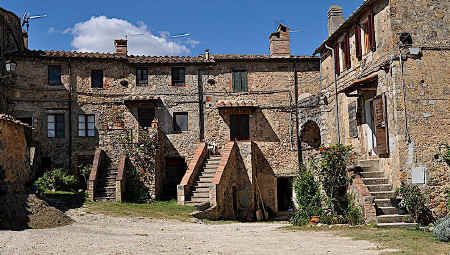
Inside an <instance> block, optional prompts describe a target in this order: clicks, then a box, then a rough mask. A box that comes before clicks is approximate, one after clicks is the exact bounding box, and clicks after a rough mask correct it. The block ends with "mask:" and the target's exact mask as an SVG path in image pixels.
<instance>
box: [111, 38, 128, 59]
mask: <svg viewBox="0 0 450 255" xmlns="http://www.w3.org/2000/svg"><path fill="white" fill-rule="evenodd" d="M114 49H115V52H114V54H118V55H125V56H126V55H127V54H128V41H127V40H123V39H120V40H114Z"/></svg>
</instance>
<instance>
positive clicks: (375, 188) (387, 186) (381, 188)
mask: <svg viewBox="0 0 450 255" xmlns="http://www.w3.org/2000/svg"><path fill="white" fill-rule="evenodd" d="M367 188H368V189H369V191H370V192H374V191H392V184H378V185H367Z"/></svg>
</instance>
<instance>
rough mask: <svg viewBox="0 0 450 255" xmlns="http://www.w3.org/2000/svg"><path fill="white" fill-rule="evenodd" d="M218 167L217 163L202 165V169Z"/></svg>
mask: <svg viewBox="0 0 450 255" xmlns="http://www.w3.org/2000/svg"><path fill="white" fill-rule="evenodd" d="M218 167H219V165H218V164H217V165H210V164H206V165H205V167H203V169H217V168H218Z"/></svg>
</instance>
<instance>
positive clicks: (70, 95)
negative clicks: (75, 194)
mask: <svg viewBox="0 0 450 255" xmlns="http://www.w3.org/2000/svg"><path fill="white" fill-rule="evenodd" d="M68 66H69V94H68V96H69V101H68V104H69V105H68V108H69V148H68V154H69V171H70V172H71V173H72V64H71V62H70V60H69V61H68Z"/></svg>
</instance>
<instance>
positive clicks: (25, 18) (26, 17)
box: [22, 10, 48, 33]
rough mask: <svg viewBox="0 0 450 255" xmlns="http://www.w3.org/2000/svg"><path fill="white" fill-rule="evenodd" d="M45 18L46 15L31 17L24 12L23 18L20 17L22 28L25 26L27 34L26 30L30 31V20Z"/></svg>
mask: <svg viewBox="0 0 450 255" xmlns="http://www.w3.org/2000/svg"><path fill="white" fill-rule="evenodd" d="M46 17H48V15H47V14H42V15H34V16H31V15H30V13H29V12H27V11H26V10H25V13H24V14H23V17H22V27H23V26H25V25H27V33H28V30H29V29H30V21H31V20H32V19H40V18H46Z"/></svg>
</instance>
